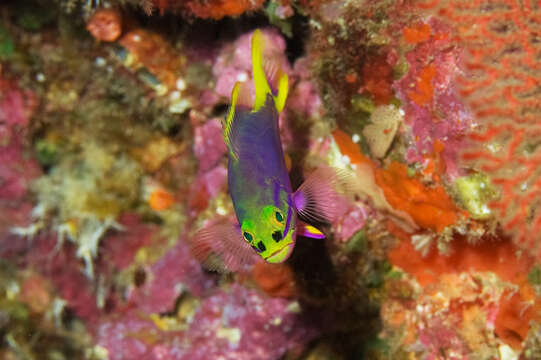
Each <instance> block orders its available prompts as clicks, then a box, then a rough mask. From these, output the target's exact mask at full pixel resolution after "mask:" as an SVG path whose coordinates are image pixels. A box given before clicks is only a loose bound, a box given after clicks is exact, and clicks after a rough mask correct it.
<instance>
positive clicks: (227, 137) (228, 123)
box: [222, 81, 241, 158]
mask: <svg viewBox="0 0 541 360" xmlns="http://www.w3.org/2000/svg"><path fill="white" fill-rule="evenodd" d="M240 88H241V83H240V82H238V81H237V82H236V83H235V85H234V86H233V91H231V105H230V106H229V111H228V113H227V116H226V117H225V120H224V123H223V124H222V127H223V129H224V141H225V145H226V146H227V148H228V149H229V152H230V153H231V155H232V156H233V158H238V157H237V154H236V153H235V151H234V149H233V145H232V141H231V129H232V124H233V120H234V119H235V108H236V106H237V99H238V97H239V92H240Z"/></svg>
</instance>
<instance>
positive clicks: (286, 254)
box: [265, 244, 293, 264]
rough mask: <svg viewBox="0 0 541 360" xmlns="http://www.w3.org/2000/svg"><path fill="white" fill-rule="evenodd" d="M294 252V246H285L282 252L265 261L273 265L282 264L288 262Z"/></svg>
mask: <svg viewBox="0 0 541 360" xmlns="http://www.w3.org/2000/svg"><path fill="white" fill-rule="evenodd" d="M292 252H293V244H289V245H287V246H284V247H283V248H281V249H280V250H277V251H275V252H273V253H272V254H271V255H269V256H267V257H266V258H265V260H266V261H267V262H270V263H273V264H276V263H281V262H284V261H286V260H287V258H289V256H290V255H291V253H292Z"/></svg>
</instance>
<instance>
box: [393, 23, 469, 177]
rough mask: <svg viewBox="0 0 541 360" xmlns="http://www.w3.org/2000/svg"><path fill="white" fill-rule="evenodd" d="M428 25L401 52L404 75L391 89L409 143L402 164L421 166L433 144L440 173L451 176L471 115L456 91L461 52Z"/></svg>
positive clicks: (443, 31)
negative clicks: (438, 148) (425, 33)
mask: <svg viewBox="0 0 541 360" xmlns="http://www.w3.org/2000/svg"><path fill="white" fill-rule="evenodd" d="M428 24H429V25H430V28H431V36H430V37H429V38H428V39H427V40H426V41H421V42H419V43H418V44H416V45H415V47H414V48H413V49H412V50H411V51H409V52H408V53H407V54H406V60H407V63H408V65H409V71H408V73H407V74H406V76H404V77H403V78H402V79H401V80H399V81H396V82H395V83H394V85H393V87H394V89H395V90H396V92H397V94H398V96H399V97H400V99H401V100H402V102H403V109H404V111H405V121H406V124H408V125H410V126H411V131H412V135H413V137H414V142H415V144H414V145H412V146H411V147H410V148H409V149H408V153H407V160H408V161H409V162H415V161H417V162H421V163H423V162H424V160H425V157H426V156H430V155H431V154H433V152H434V146H435V144H436V142H437V141H439V142H440V143H441V144H443V146H444V148H443V151H442V152H441V156H442V159H443V161H444V162H445V165H446V172H447V174H448V175H449V176H451V178H454V177H456V176H458V175H460V174H459V168H458V166H457V160H458V152H459V150H460V148H461V147H462V146H464V135H465V134H466V133H467V132H468V131H469V130H470V128H471V125H472V117H471V114H470V113H468V111H467V110H466V108H465V106H464V104H463V102H462V101H461V100H460V98H459V96H458V94H457V91H456V82H457V77H458V75H459V63H460V56H461V53H460V50H459V48H458V47H457V46H456V45H454V44H453V42H452V38H451V36H450V33H451V30H450V28H448V27H447V26H446V25H444V24H442V23H441V22H440V21H438V20H436V19H434V18H432V19H430V20H429V21H428Z"/></svg>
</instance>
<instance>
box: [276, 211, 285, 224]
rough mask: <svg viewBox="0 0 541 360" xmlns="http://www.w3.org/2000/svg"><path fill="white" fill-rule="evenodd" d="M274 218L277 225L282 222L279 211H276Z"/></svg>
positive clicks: (282, 218)
mask: <svg viewBox="0 0 541 360" xmlns="http://www.w3.org/2000/svg"><path fill="white" fill-rule="evenodd" d="M274 217H275V218H276V221H278V222H279V223H281V222H282V221H284V216H283V215H282V214H281V213H280V212H279V211H276V212H275V213H274Z"/></svg>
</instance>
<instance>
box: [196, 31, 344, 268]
mask: <svg viewBox="0 0 541 360" xmlns="http://www.w3.org/2000/svg"><path fill="white" fill-rule="evenodd" d="M262 54H263V37H262V34H261V32H260V31H259V30H256V31H255V32H254V34H253V36H252V72H253V74H252V76H253V80H254V85H255V100H254V101H253V106H252V107H250V106H249V105H246V104H247V103H250V101H249V96H248V95H247V94H245V91H243V89H242V83H239V82H237V83H236V84H235V86H234V88H233V91H232V95H231V107H230V108H229V112H228V114H227V116H226V118H225V120H224V121H223V123H222V125H223V130H224V140H225V143H226V145H227V149H228V155H229V163H228V183H229V193H230V195H231V199H232V201H233V206H234V208H235V213H236V216H237V220H238V225H233V224H228V223H224V222H218V223H216V224H214V225H211V226H207V227H206V228H204V229H203V230H201V231H199V232H198V233H197V234H196V235H195V240H194V241H193V250H194V251H193V252H194V254H195V255H196V257H197V258H199V259H200V260H202V261H203V262H204V263H206V265H207V267H210V268H213V269H221V268H223V267H225V268H226V269H229V270H232V269H236V268H239V266H242V265H243V264H246V263H248V262H250V259H251V258H252V256H253V254H254V253H253V251H255V253H257V254H259V256H261V257H262V258H263V259H264V260H266V261H267V262H269V263H280V262H283V261H285V260H286V259H287V258H288V257H289V256H290V255H291V252H292V251H293V248H294V246H295V240H296V237H297V236H298V235H302V236H307V237H312V238H317V239H321V238H324V235H323V233H322V232H321V231H319V230H318V229H316V228H315V227H313V226H311V225H308V224H306V223H304V222H302V221H301V220H300V219H299V217H302V218H304V219H306V220H311V221H315V222H325V221H329V220H330V218H331V217H332V215H333V213H334V212H335V208H336V195H337V193H336V191H335V190H334V186H333V185H334V183H335V182H336V180H337V176H336V173H335V172H334V171H333V170H332V169H330V168H327V167H323V168H320V169H318V170H316V172H315V173H314V174H312V175H311V176H309V177H308V179H307V180H306V181H305V182H304V183H303V184H302V185H301V186H300V187H299V189H298V190H297V191H296V192H293V191H292V188H291V182H290V179H289V175H288V171H287V168H286V163H285V159H284V153H283V150H282V143H281V140H280V132H279V128H278V115H279V113H280V112H281V111H282V109H283V108H284V105H285V101H286V97H287V92H288V77H287V75H286V74H285V73H283V72H281V71H279V70H274V69H276V66H272V64H263V56H262ZM264 69H270V70H269V71H267V72H265V70H264ZM275 80H277V81H275ZM269 82H270V83H271V84H272V83H277V84H278V85H277V87H276V89H274V88H273V87H272V86H271V85H270V84H269ZM252 250H253V251H252Z"/></svg>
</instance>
